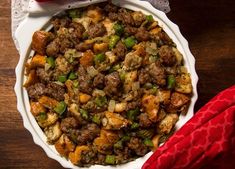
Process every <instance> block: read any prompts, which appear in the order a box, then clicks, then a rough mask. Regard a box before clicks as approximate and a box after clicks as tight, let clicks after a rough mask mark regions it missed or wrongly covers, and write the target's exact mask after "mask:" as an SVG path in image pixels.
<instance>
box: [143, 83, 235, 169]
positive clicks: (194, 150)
mask: <svg viewBox="0 0 235 169" xmlns="http://www.w3.org/2000/svg"><path fill="white" fill-rule="evenodd" d="M142 169H235V85H234V86H232V87H230V88H229V89H226V90H224V91H223V92H221V93H219V94H218V95H217V96H215V97H214V98H213V99H212V100H211V101H209V102H208V103H207V104H206V105H205V106H203V107H202V108H201V109H200V110H199V111H198V112H197V113H196V114H195V116H194V117H193V118H192V119H190V120H189V121H188V122H187V123H186V124H185V125H184V126H183V127H182V128H181V129H180V130H178V131H177V132H176V133H175V134H174V135H173V136H172V137H170V138H169V140H168V141H167V142H166V143H165V144H164V145H163V146H161V147H160V148H159V149H158V150H157V151H156V152H154V154H153V155H152V156H151V157H150V158H149V159H148V160H147V161H146V162H145V164H144V165H143V166H142Z"/></svg>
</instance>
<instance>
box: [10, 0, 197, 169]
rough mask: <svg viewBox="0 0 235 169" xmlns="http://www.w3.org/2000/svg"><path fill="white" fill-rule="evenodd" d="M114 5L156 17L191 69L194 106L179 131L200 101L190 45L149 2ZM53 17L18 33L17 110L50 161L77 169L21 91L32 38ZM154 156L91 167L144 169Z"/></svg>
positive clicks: (29, 22)
mask: <svg viewBox="0 0 235 169" xmlns="http://www.w3.org/2000/svg"><path fill="white" fill-rule="evenodd" d="M103 1H104V0H93V1H89V2H81V7H82V6H87V5H89V4H91V3H97V2H103ZM113 3H115V4H117V5H118V6H121V7H125V8H128V9H131V10H135V11H142V12H143V13H145V14H151V15H153V16H154V19H156V20H157V21H158V22H159V24H160V25H161V26H162V27H163V29H164V30H165V32H166V33H167V34H168V35H169V36H170V37H171V38H172V39H173V41H174V42H175V43H176V45H177V48H178V50H179V51H180V52H181V53H182V54H183V56H184V62H185V66H186V68H187V69H188V71H189V73H190V74H191V78H192V85H193V97H192V99H191V104H190V107H189V110H188V113H187V114H186V115H185V116H184V115H181V116H180V119H179V121H178V122H177V124H176V130H178V129H179V128H181V127H182V126H183V125H184V124H185V123H186V122H187V121H188V120H189V119H190V118H191V117H192V116H193V108H194V105H195V102H196V100H197V82H198V76H197V74H196V72H195V59H194V57H193V55H192V54H191V52H190V50H189V46H188V42H187V41H186V39H185V38H184V37H183V36H182V35H181V33H180V31H179V28H178V26H177V25H175V24H174V23H172V22H171V21H170V20H169V19H168V18H167V17H166V15H165V14H164V13H163V12H161V11H159V10H157V9H155V8H154V7H152V5H151V4H149V3H148V2H145V1H137V0H122V1H121V2H120V1H118V0H114V1H113ZM52 15H53V14H48V15H46V16H40V17H35V16H34V17H30V16H28V17H27V18H26V19H25V20H24V21H23V22H22V24H21V25H20V26H19V27H18V29H17V31H16V39H17V41H18V43H19V47H20V60H19V63H18V65H17V67H16V70H15V71H16V84H15V93H16V96H17V108H18V110H19V112H20V113H21V116H22V117H23V122H24V127H25V128H26V129H27V130H29V131H30V133H31V134H32V136H33V140H34V142H35V143H36V144H37V145H39V146H41V147H42V148H43V149H44V151H45V152H46V154H47V155H48V156H49V157H50V158H52V159H55V160H57V161H58V162H59V163H60V164H61V165H62V166H63V167H65V168H74V169H78V168H79V167H76V166H74V165H72V163H70V162H69V161H67V160H66V159H65V158H62V157H61V156H60V155H59V154H58V153H57V152H56V150H55V148H54V146H50V145H48V144H47V143H46V137H45V135H44V133H43V132H42V130H41V129H40V127H39V126H38V124H37V122H36V120H35V119H34V117H33V116H32V114H31V113H30V106H29V99H28V95H27V92H26V90H25V89H24V88H23V87H22V86H23V83H24V80H25V76H24V63H25V61H26V60H27V58H28V56H30V52H31V38H32V35H33V33H34V32H35V31H36V30H39V29H46V28H48V21H49V20H50V19H51V16H52ZM151 154H152V152H150V153H148V154H147V155H145V156H144V157H142V158H138V159H136V160H135V161H132V162H129V163H127V164H123V165H118V166H116V167H111V166H100V165H94V166H91V167H90V169H114V168H119V169H127V168H131V169H138V168H141V166H142V165H143V164H144V162H145V161H146V160H147V159H148V158H149V157H150V156H151Z"/></svg>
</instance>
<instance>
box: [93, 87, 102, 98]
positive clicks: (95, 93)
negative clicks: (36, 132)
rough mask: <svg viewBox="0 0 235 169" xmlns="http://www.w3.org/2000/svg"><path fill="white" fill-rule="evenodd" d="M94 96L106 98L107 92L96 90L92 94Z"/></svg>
mask: <svg viewBox="0 0 235 169" xmlns="http://www.w3.org/2000/svg"><path fill="white" fill-rule="evenodd" d="M92 96H95V97H96V96H105V92H104V91H103V90H99V89H95V90H94V91H93V93H92Z"/></svg>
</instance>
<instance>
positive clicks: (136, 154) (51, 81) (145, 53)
mask: <svg viewBox="0 0 235 169" xmlns="http://www.w3.org/2000/svg"><path fill="white" fill-rule="evenodd" d="M33 19H34V20H33ZM29 23H37V22H36V21H35V18H30V17H29V18H28V20H26V21H25V23H23V25H21V26H20V28H19V30H18V31H17V33H16V34H17V35H18V36H17V39H18V41H19V45H20V48H21V50H20V53H21V58H20V62H19V64H18V66H17V69H16V74H17V83H16V86H15V90H16V94H17V99H18V109H19V111H20V112H21V114H22V116H23V120H24V125H25V127H26V128H27V129H28V130H29V131H30V132H31V133H32V135H33V138H34V141H35V142H36V143H37V144H39V145H40V146H41V147H43V149H44V150H45V151H46V152H47V154H48V156H49V157H52V158H54V159H56V160H57V161H59V162H60V163H61V164H62V165H63V166H64V167H70V168H75V167H77V166H78V167H91V168H92V167H94V168H98V167H100V168H107V167H110V168H112V166H116V165H118V166H119V167H120V168H128V166H129V167H130V166H132V168H138V167H140V166H141V165H142V164H143V163H144V161H145V160H146V159H147V158H148V157H149V156H150V155H151V154H152V152H151V151H154V150H156V149H157V148H158V146H159V145H160V144H161V143H164V141H165V140H166V139H167V138H168V137H170V136H171V135H172V134H173V133H174V131H175V130H177V129H179V128H180V127H181V126H182V125H183V124H184V123H185V122H186V121H187V120H188V119H189V118H191V117H192V115H193V106H194V103H195V101H196V99H197V92H196V83H197V80H198V78H197V75H196V73H195V68H194V62H195V61H194V58H193V56H192V55H191V53H190V51H189V49H188V45H187V42H186V40H185V39H184V38H183V37H182V35H181V34H180V33H179V30H178V28H177V27H176V26H175V25H174V24H173V23H171V22H170V21H169V20H168V19H167V18H166V16H165V15H164V14H163V13H162V12H159V11H157V10H156V9H154V8H153V7H152V6H151V5H150V4H148V3H147V2H139V1H138V2H132V1H128V0H127V1H122V2H117V1H114V2H113V4H112V3H110V2H102V3H95V4H92V5H91V4H87V5H84V7H81V8H76V9H70V10H67V11H63V12H61V13H60V14H58V15H55V16H53V17H52V18H50V17H49V16H45V17H42V18H40V19H38V23H37V26H34V27H32V28H30V30H29V31H28V32H30V33H31V35H27V36H30V38H27V39H24V40H22V37H23V35H22V34H27V33H26V31H25V30H24V29H23V27H24V26H25V25H27V24H29ZM30 44H31V45H30Z"/></svg>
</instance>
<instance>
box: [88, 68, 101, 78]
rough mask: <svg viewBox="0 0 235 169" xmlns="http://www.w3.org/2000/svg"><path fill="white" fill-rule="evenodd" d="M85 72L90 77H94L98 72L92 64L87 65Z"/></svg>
mask: <svg viewBox="0 0 235 169" xmlns="http://www.w3.org/2000/svg"><path fill="white" fill-rule="evenodd" d="M87 73H88V74H89V76H90V77H95V76H96V75H97V74H98V73H99V72H98V71H97V70H96V69H95V68H94V67H93V66H89V67H88V68H87Z"/></svg>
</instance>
